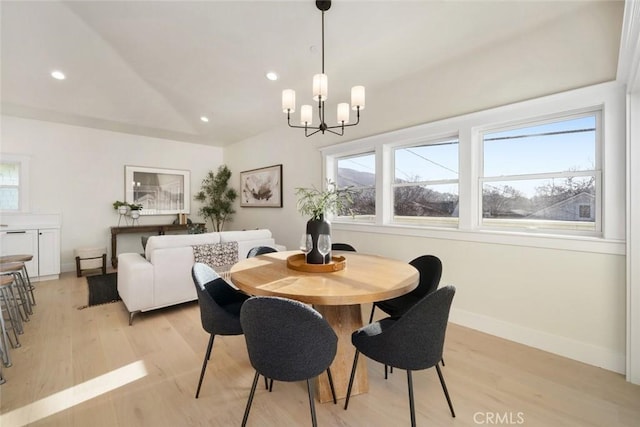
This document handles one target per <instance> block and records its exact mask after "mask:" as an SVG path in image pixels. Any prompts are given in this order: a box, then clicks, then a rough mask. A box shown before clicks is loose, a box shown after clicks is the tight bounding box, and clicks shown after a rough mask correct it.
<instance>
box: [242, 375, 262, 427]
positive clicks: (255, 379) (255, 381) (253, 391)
mask: <svg viewBox="0 0 640 427" xmlns="http://www.w3.org/2000/svg"><path fill="white" fill-rule="evenodd" d="M259 378H260V374H259V373H258V371H256V375H255V376H254V377H253V385H252V386H251V392H250V393H249V400H248V401H247V407H246V408H245V409H244V417H242V427H244V426H246V425H247V420H248V419H249V410H251V403H252V402H253V395H254V394H256V386H257V385H258V379H259Z"/></svg>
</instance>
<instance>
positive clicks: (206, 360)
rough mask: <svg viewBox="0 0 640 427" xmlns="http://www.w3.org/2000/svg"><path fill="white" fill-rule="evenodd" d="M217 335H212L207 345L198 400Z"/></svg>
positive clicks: (197, 391)
mask: <svg viewBox="0 0 640 427" xmlns="http://www.w3.org/2000/svg"><path fill="white" fill-rule="evenodd" d="M214 336H215V335H213V334H211V335H210V336H209V345H207V352H206V353H205V355H204V360H203V361H202V370H201V371H200V380H199V381H198V389H197V390H196V399H197V398H198V396H200V387H202V380H203V379H204V371H206V370H207V362H208V361H209V358H210V357H211V349H212V348H213V337H214Z"/></svg>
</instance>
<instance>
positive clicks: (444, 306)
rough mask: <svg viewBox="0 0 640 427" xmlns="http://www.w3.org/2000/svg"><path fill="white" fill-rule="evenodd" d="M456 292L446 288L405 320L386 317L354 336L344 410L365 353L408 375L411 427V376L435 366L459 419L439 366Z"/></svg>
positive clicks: (427, 298) (413, 422) (417, 306)
mask: <svg viewBox="0 0 640 427" xmlns="http://www.w3.org/2000/svg"><path fill="white" fill-rule="evenodd" d="M455 292H456V288H455V287H453V286H444V287H442V288H440V289H438V290H437V291H434V292H432V293H430V294H427V295H426V296H425V297H424V298H423V299H422V300H420V301H418V302H417V303H416V304H414V305H413V307H411V308H410V309H409V310H408V311H407V312H405V313H404V314H402V316H400V317H387V318H385V319H382V320H380V321H377V322H374V323H371V324H369V325H366V326H364V327H362V328H360V329H358V330H357V331H355V332H354V333H353V334H352V335H351V342H352V343H353V345H354V346H355V348H356V353H355V356H354V358H353V367H352V370H351V377H350V379H349V387H348V388H347V398H346V400H345V404H344V409H345V410H346V409H347V407H348V405H349V398H350V396H351V387H352V386H353V379H354V376H355V375H354V374H355V372H356V367H357V366H358V355H359V354H360V353H362V354H364V355H365V356H367V357H368V358H370V359H373V360H375V361H377V362H380V363H384V364H385V365H389V366H392V367H396V368H399V369H405V370H406V371H407V382H408V388H409V408H410V412H411V425H412V426H415V425H416V415H415V405H414V399H413V380H412V377H411V372H412V371H418V370H423V369H428V368H431V367H432V366H435V367H436V371H437V372H438V378H439V379H440V384H441V385H442V390H443V391H444V395H445V397H446V398H447V403H448V404H449V409H450V410H451V416H452V417H455V416H456V413H455V412H454V410H453V404H452V403H451V398H450V397H449V392H448V391H447V386H446V384H445V382H444V377H443V376H442V371H441V370H440V366H438V362H439V361H440V360H441V359H442V349H443V347H444V339H445V334H446V330H447V322H448V320H449V311H450V309H451V302H452V301H453V296H454V295H455Z"/></svg>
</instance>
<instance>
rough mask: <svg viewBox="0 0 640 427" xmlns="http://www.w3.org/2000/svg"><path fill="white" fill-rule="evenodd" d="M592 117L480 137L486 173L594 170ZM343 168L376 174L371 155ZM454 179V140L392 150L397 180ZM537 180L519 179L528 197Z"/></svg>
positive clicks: (350, 161)
mask: <svg viewBox="0 0 640 427" xmlns="http://www.w3.org/2000/svg"><path fill="white" fill-rule="evenodd" d="M595 127H596V116H595V115H589V116H585V117H578V118H574V119H568V120H567V119H565V120H560V121H556V122H552V123H545V124H540V125H534V126H527V127H518V128H515V129H511V130H505V131H499V132H492V133H486V134H485V135H484V154H483V167H484V173H483V175H484V176H485V177H501V176H509V175H526V174H541V173H559V172H568V171H585V170H595V169H596V164H595V156H596V137H595ZM340 167H341V168H350V169H354V170H357V171H361V172H369V173H372V174H373V173H375V157H374V156H373V155H364V156H357V157H351V158H344V159H340ZM451 179H458V144H457V140H456V139H450V140H445V141H442V142H439V143H436V144H433V145H422V146H414V147H406V148H399V149H396V150H395V182H415V181H438V180H451ZM542 183H543V182H542V181H541V180H531V181H529V182H519V183H518V185H517V186H518V189H519V190H520V191H523V192H524V193H525V195H526V196H528V197H531V196H533V195H534V194H535V188H536V187H537V186H539V185H541V184H542Z"/></svg>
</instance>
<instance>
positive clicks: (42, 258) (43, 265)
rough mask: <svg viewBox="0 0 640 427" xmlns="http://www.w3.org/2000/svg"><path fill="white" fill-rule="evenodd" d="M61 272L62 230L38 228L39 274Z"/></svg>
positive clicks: (56, 273) (41, 275)
mask: <svg viewBox="0 0 640 427" xmlns="http://www.w3.org/2000/svg"><path fill="white" fill-rule="evenodd" d="M58 274H60V230H58V229H53V228H50V229H40V230H38V276H40V277H43V276H51V275H58Z"/></svg>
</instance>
